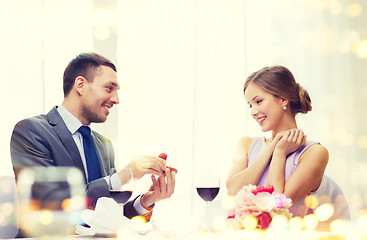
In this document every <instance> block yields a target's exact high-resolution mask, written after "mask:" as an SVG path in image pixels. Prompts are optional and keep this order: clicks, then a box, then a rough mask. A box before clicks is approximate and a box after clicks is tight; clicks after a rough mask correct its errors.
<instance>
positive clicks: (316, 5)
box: [309, 0, 325, 12]
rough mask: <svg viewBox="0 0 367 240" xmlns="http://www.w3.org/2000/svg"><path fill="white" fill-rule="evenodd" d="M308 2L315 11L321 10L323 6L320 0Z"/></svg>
mask: <svg viewBox="0 0 367 240" xmlns="http://www.w3.org/2000/svg"><path fill="white" fill-rule="evenodd" d="M309 4H310V6H311V8H312V10H314V11H315V12H321V11H322V10H323V9H324V8H325V4H324V1H320V0H310V1H309Z"/></svg>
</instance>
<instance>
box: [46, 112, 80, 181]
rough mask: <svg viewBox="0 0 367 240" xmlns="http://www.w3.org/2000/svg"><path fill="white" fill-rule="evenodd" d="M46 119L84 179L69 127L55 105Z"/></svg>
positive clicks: (76, 148) (78, 154)
mask: <svg viewBox="0 0 367 240" xmlns="http://www.w3.org/2000/svg"><path fill="white" fill-rule="evenodd" d="M47 119H48V121H49V123H50V124H51V125H52V126H53V129H54V130H55V132H56V133H57V135H58V136H59V138H60V140H61V142H62V143H63V145H64V146H65V148H66V150H67V152H68V153H69V155H70V157H71V159H72V160H73V162H74V166H75V167H77V168H79V169H80V170H81V171H82V173H83V175H84V178H85V180H86V176H85V171H84V166H83V162H82V159H81V157H80V153H79V150H78V147H77V146H76V144H75V141H74V139H73V137H72V135H71V133H70V131H69V129H68V128H67V127H66V125H65V123H64V121H63V120H62V118H61V116H60V114H59V112H58V111H57V109H56V107H54V108H52V109H51V111H50V112H49V113H48V114H47Z"/></svg>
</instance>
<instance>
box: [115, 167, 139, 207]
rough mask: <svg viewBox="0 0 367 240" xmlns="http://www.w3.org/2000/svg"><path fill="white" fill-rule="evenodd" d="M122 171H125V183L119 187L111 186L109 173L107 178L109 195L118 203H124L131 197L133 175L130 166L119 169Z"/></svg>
mask: <svg viewBox="0 0 367 240" xmlns="http://www.w3.org/2000/svg"><path fill="white" fill-rule="evenodd" d="M121 171H123V172H125V173H124V174H125V176H127V183H125V184H123V185H121V187H119V188H118V189H116V188H112V183H111V175H110V178H109V181H110V189H109V192H110V195H111V197H112V198H113V199H114V200H115V201H116V202H117V203H118V204H120V205H123V204H125V203H126V202H127V201H128V200H129V199H130V197H131V195H132V193H133V188H134V177H133V173H132V171H131V168H125V169H123V170H121Z"/></svg>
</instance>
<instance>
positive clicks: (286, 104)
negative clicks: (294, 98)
mask: <svg viewBox="0 0 367 240" xmlns="http://www.w3.org/2000/svg"><path fill="white" fill-rule="evenodd" d="M280 100H281V102H282V107H289V106H288V103H289V100H288V99H285V98H280Z"/></svg>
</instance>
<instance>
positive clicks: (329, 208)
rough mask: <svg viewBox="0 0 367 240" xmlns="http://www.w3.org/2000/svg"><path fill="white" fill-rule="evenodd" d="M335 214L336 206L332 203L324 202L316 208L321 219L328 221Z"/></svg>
mask: <svg viewBox="0 0 367 240" xmlns="http://www.w3.org/2000/svg"><path fill="white" fill-rule="evenodd" d="M333 214H334V206H333V205H332V204H331V203H325V204H322V205H321V206H320V207H318V208H316V209H315V216H316V218H317V219H318V220H319V221H326V220H328V219H329V218H330V217H331V216H333Z"/></svg>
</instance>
